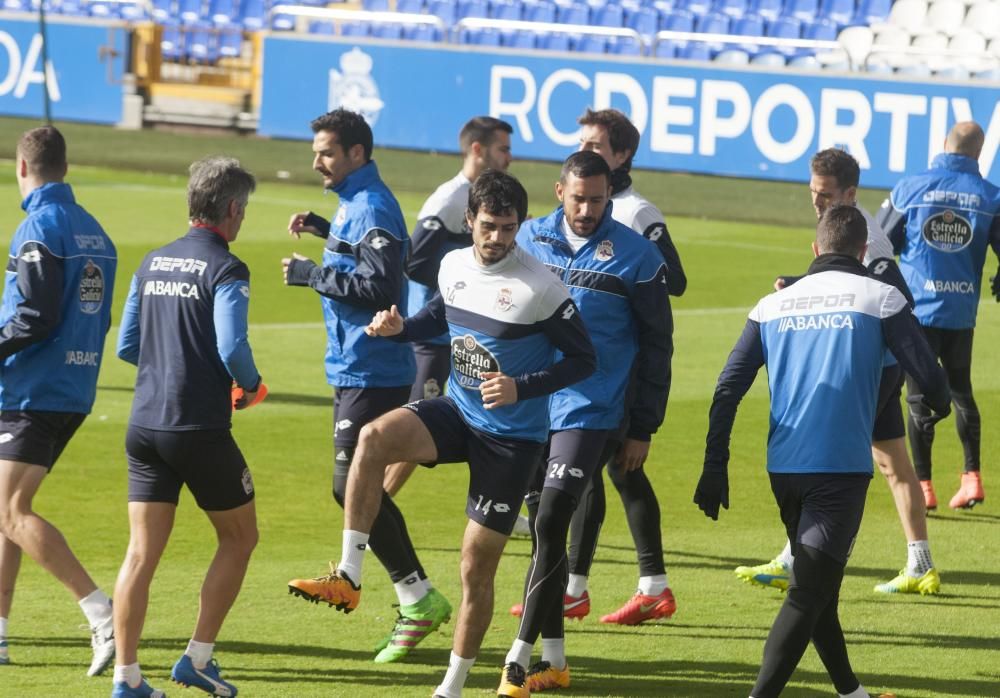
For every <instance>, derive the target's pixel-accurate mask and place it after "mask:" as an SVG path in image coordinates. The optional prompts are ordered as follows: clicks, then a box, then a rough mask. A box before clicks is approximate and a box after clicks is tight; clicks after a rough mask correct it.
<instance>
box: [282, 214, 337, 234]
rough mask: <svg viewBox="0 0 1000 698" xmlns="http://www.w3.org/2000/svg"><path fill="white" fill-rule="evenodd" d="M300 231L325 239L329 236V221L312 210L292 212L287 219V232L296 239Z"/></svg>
mask: <svg viewBox="0 0 1000 698" xmlns="http://www.w3.org/2000/svg"><path fill="white" fill-rule="evenodd" d="M302 233H309V234H310V235H315V236H316V237H318V238H322V239H324V240H325V239H327V238H328V237H330V221H328V220H327V219H325V218H323V216H317V215H316V214H315V213H313V212H312V211H303V212H302V213H293V214H292V217H291V219H289V221H288V234H289V235H291V236H292V237H293V238H295V239H296V240H298V239H299V236H300V235H301V234H302Z"/></svg>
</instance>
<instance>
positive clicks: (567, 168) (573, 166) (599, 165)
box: [559, 150, 611, 184]
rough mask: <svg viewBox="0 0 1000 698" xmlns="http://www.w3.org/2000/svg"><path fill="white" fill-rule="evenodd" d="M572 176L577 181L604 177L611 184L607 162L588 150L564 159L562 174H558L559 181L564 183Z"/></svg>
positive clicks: (579, 151)
mask: <svg viewBox="0 0 1000 698" xmlns="http://www.w3.org/2000/svg"><path fill="white" fill-rule="evenodd" d="M569 175H573V176H574V177H577V178H578V179H586V178H587V177H604V178H606V179H607V180H608V183H609V184H610V183H611V168H610V167H609V166H608V162H607V160H605V159H604V158H602V157H601V156H600V155H598V154H597V153H595V152H592V151H590V150H578V151H577V152H575V153H573V154H572V155H570V156H569V157H568V158H566V161H565V162H563V166H562V172H560V173H559V181H560V182H562V183H563V184H565V183H566V178H567V177H568V176H569Z"/></svg>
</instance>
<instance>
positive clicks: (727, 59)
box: [714, 48, 750, 65]
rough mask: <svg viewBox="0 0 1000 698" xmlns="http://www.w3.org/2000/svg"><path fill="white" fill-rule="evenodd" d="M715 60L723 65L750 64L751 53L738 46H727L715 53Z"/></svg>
mask: <svg viewBox="0 0 1000 698" xmlns="http://www.w3.org/2000/svg"><path fill="white" fill-rule="evenodd" d="M714 60H715V62H716V63H721V64H723V65H749V64H750V54H749V53H747V52H746V51H744V50H742V49H738V48H727V49H723V50H722V51H719V52H718V53H717V54H715V59H714Z"/></svg>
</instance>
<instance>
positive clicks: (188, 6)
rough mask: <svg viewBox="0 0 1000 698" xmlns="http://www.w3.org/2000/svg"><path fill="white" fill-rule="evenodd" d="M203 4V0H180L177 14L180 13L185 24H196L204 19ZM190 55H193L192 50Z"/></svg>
mask: <svg viewBox="0 0 1000 698" xmlns="http://www.w3.org/2000/svg"><path fill="white" fill-rule="evenodd" d="M203 5H204V3H203V2H202V0H180V4H179V6H178V8H177V14H179V15H180V18H181V22H182V23H184V24H195V23H196V22H198V21H200V20H201V19H202V8H203ZM188 55H191V53H190V51H189V52H188Z"/></svg>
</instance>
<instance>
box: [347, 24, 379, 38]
mask: <svg viewBox="0 0 1000 698" xmlns="http://www.w3.org/2000/svg"><path fill="white" fill-rule="evenodd" d="M371 33H372V25H371V23H370V22H344V23H342V24H341V25H340V34H341V36H371Z"/></svg>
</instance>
